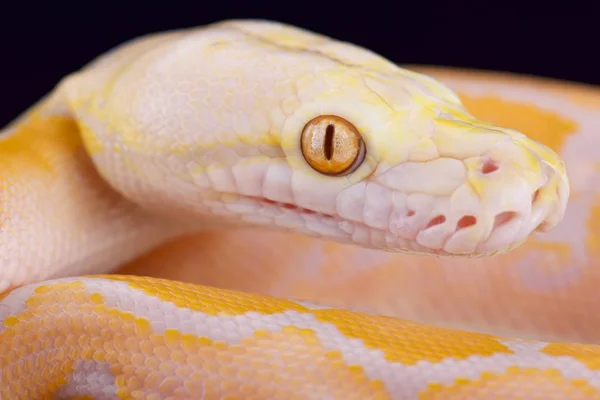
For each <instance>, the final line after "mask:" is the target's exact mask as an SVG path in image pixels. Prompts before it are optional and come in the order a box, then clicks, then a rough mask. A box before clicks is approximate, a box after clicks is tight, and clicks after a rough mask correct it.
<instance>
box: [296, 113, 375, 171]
mask: <svg viewBox="0 0 600 400" xmlns="http://www.w3.org/2000/svg"><path fill="white" fill-rule="evenodd" d="M301 147H302V154H303V155H304V159H305V160H306V161H307V162H308V164H309V165H310V166H311V167H312V168H313V169H314V170H316V171H318V172H320V173H322V174H324V175H334V176H340V175H347V174H349V173H351V172H353V171H354V170H356V168H358V167H359V166H360V164H361V163H362V162H363V160H364V159H365V153H366V145H365V142H364V141H363V138H362V136H361V135H360V133H358V130H357V129H356V127H355V126H354V125H352V124H351V123H350V122H348V121H346V120H345V119H344V118H341V117H338V116H335V115H321V116H319V117H316V118H314V119H312V120H310V121H309V122H308V123H307V124H306V125H305V126H304V129H303V130H302V138H301Z"/></svg>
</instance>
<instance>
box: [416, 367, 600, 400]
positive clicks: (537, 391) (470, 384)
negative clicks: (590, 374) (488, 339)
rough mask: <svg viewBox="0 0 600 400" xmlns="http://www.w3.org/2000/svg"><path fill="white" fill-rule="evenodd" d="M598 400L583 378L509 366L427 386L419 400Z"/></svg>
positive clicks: (550, 371)
mask: <svg viewBox="0 0 600 400" xmlns="http://www.w3.org/2000/svg"><path fill="white" fill-rule="evenodd" d="M549 396H552V398H553V399H581V400H583V399H586V400H587V399H590V400H592V399H595V400H599V399H600V392H599V391H598V390H597V389H596V388H594V387H593V386H592V385H590V384H589V383H587V382H586V381H585V380H582V379H568V378H566V377H564V376H563V375H562V374H561V373H560V371H558V370H556V369H550V368H548V369H538V368H519V367H509V368H507V369H506V372H504V373H500V374H496V373H492V372H484V373H482V374H481V376H480V377H479V378H478V379H473V380H470V379H466V378H458V379H456V380H455V381H454V383H453V384H451V385H443V384H440V383H432V384H429V387H428V389H427V390H425V391H423V392H421V393H420V394H419V400H442V399H448V398H461V399H475V398H477V399H479V398H486V399H487V398H490V399H509V398H510V399H514V400H536V399H537V400H546V399H548V398H549Z"/></svg>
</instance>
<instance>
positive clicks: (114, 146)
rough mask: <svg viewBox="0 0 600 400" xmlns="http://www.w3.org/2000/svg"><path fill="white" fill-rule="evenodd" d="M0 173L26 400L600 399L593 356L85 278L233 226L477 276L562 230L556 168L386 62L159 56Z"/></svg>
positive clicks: (116, 53)
mask: <svg viewBox="0 0 600 400" xmlns="http://www.w3.org/2000/svg"><path fill="white" fill-rule="evenodd" d="M0 152H1V153H2V154H3V157H2V159H0V195H1V196H0V211H1V213H0V218H1V219H0V260H2V264H1V265H0V266H1V269H0V290H2V291H5V292H4V294H2V295H0V296H2V297H0V380H1V383H2V385H1V386H0V397H1V398H2V399H23V398H31V399H36V398H95V399H119V398H120V399H129V398H131V399H134V398H147V399H163V398H164V399H176V398H177V399H201V398H203V399H222V398H227V399H234V398H239V399H276V398H281V399H293V398H299V399H313V398H314V399H338V398H339V399H352V398H356V399H367V398H373V399H387V398H390V399H463V398H464V399H471V398H476V399H488V398H491V399H496V398H511V399H513V398H523V399H534V398H539V399H579V398H581V399H588V398H600V394H599V393H600V374H599V373H598V372H597V370H596V367H595V365H596V364H597V363H598V361H599V360H600V350H598V349H597V348H596V347H595V346H593V345H585V344H561V343H558V342H557V343H553V342H541V341H530V340H517V339H509V338H504V337H496V336H491V335H488V334H482V333H471V332H467V331H460V330H452V329H448V328H443V327H436V326H433V325H427V324H421V323H417V322H409V321H406V320H402V319H397V318H392V317H388V316H377V315H372V314H369V313H360V312H355V311H349V310H344V309H337V308H329V307H325V306H317V305H315V304H311V303H306V302H301V301H294V300H284V299H276V298H273V297H267V296H261V295H258V294H246V293H241V292H236V291H228V290H224V289H216V288H210V287H206V286H196V285H192V284H185V283H179V282H175V281H169V280H160V279H156V278H149V277H132V276H123V275H97V276H89V277H74V276H77V275H85V274H89V273H105V272H109V271H112V270H114V269H115V268H116V267H118V266H120V265H122V264H123V263H125V262H127V261H130V260H132V259H133V258H135V257H136V256H138V255H141V254H143V253H145V252H147V251H148V250H150V249H152V248H153V247H155V246H157V245H158V244H161V243H164V242H166V241H168V240H171V239H173V238H176V237H177V236H179V235H182V234H188V233H194V232H199V231H201V232H203V231H209V230H214V229H220V228H228V229H233V228H236V227H244V226H253V227H263V228H268V229H270V230H277V231H291V232H294V233H299V234H305V235H308V236H311V237H319V238H325V239H329V240H333V241H335V242H338V243H345V244H353V245H357V246H360V247H363V248H371V249H379V250H384V251H388V252H402V253H410V254H421V255H423V256H425V257H427V256H437V257H442V258H454V257H465V256H488V255H492V254H495V253H499V252H500V253H502V252H506V251H514V250H511V249H512V248H514V247H516V246H517V245H519V244H520V243H522V242H523V241H524V240H526V239H527V238H528V237H529V236H530V235H531V234H532V233H533V232H534V231H536V230H537V231H549V230H552V229H553V228H554V227H555V226H556V225H557V224H558V223H559V222H560V221H561V220H562V218H563V215H564V213H565V210H566V205H567V200H568V198H569V191H570V189H569V184H568V180H567V176H566V170H565V166H564V164H563V162H562V161H561V159H560V158H559V156H558V155H557V154H556V153H555V152H554V151H553V150H551V149H550V148H548V147H546V146H544V145H542V144H541V143H539V142H537V141H535V140H532V139H530V138H528V137H527V136H525V135H523V134H522V133H520V132H518V131H516V130H514V129H509V128H503V127H500V126H497V125H494V124H491V123H486V122H483V121H480V120H478V119H476V118H475V117H474V116H473V115H471V114H470V113H469V112H467V110H466V109H465V107H464V106H463V104H462V103H461V101H460V100H459V98H458V97H457V96H456V94H454V92H453V91H451V90H450V89H448V88H447V87H446V86H444V85H442V84H441V83H439V82H437V81H436V80H433V79H431V78H429V77H427V76H425V75H421V74H417V73H414V72H410V71H408V70H405V69H402V68H399V67H397V66H395V65H394V64H392V63H390V62H389V61H387V60H385V59H383V58H381V57H380V56H378V55H376V54H373V53H371V52H369V51H367V50H365V49H362V48H358V47H356V46H353V45H350V44H347V43H341V42H338V41H334V40H332V39H329V38H326V37H323V36H320V35H317V34H313V33H309V32H306V31H303V30H300V29H297V28H293V27H290V26H286V25H282V24H278V23H272V22H265V21H226V22H223V23H218V24H213V25H210V26H207V27H202V28H197V29H192V30H185V31H177V32H169V33H164V34H158V35H152V36H148V37H145V38H142V39H138V40H135V41H132V42H129V43H127V44H125V45H123V46H120V47H119V48H117V49H115V50H113V51H111V52H109V53H107V54H105V55H103V56H101V57H99V58H98V59H97V60H95V61H93V62H92V63H90V64H89V65H88V66H86V67H85V68H83V69H82V70H81V71H79V72H76V73H74V74H72V75H69V76H68V77H66V78H65V79H64V80H63V81H61V82H60V84H59V85H58V86H57V88H56V90H55V91H53V92H52V93H51V94H50V95H49V96H47V97H46V98H45V99H43V100H42V101H41V102H40V103H39V104H38V105H36V106H35V107H34V108H32V109H31V110H30V111H28V112H27V113H25V114H24V115H23V116H21V117H20V118H18V119H17V120H16V121H15V122H13V123H12V124H11V125H9V126H8V127H7V128H6V130H5V132H4V134H3V136H2V137H1V138H0ZM173 267H176V266H175V265H173V266H171V265H165V266H164V268H165V269H170V268H173ZM49 279H51V280H49ZM85 396H87V397H85Z"/></svg>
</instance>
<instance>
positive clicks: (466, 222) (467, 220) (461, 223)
mask: <svg viewBox="0 0 600 400" xmlns="http://www.w3.org/2000/svg"><path fill="white" fill-rule="evenodd" d="M476 223H477V218H475V217H474V216H472V215H465V216H464V217H462V218H461V219H459V220H458V223H457V224H456V229H457V230H459V229H464V228H468V227H469V226H473V225H475V224H476Z"/></svg>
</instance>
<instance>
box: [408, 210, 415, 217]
mask: <svg viewBox="0 0 600 400" xmlns="http://www.w3.org/2000/svg"><path fill="white" fill-rule="evenodd" d="M413 215H415V210H408V211H407V212H406V216H407V217H412V216H413Z"/></svg>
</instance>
